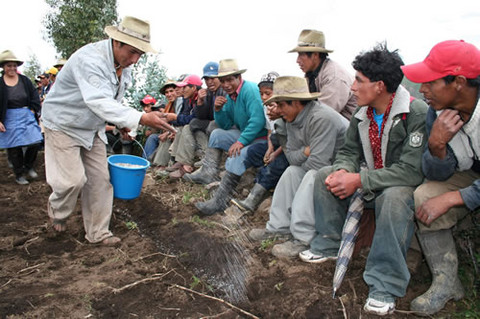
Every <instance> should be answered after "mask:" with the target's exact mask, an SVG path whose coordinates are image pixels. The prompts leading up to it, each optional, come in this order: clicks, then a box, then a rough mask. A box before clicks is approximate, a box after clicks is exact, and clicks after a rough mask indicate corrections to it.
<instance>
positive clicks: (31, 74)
mask: <svg viewBox="0 0 480 319" xmlns="http://www.w3.org/2000/svg"><path fill="white" fill-rule="evenodd" d="M41 73H42V67H41V66H40V62H38V58H37V56H36V55H35V54H32V55H30V56H29V58H28V60H27V61H25V64H24V66H23V74H24V75H25V76H26V77H28V78H29V79H30V80H31V81H32V82H33V83H35V78H36V77H37V75H40V74H41Z"/></svg>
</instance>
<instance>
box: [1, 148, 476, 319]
mask: <svg viewBox="0 0 480 319" xmlns="http://www.w3.org/2000/svg"><path fill="white" fill-rule="evenodd" d="M37 166H38V167H37V171H38V172H39V175H40V177H39V178H38V179H37V180H35V181H33V182H31V183H30V184H29V185H27V186H22V185H17V184H16V183H15V180H14V177H13V173H12V172H11V169H9V168H8V167H7V160H6V153H5V152H0V223H1V225H2V227H1V228H0V316H1V318H254V317H261V318H360V317H361V318H374V317H375V316H371V315H368V314H366V313H365V312H364V311H363V310H362V306H363V303H364V302H365V299H366V297H367V293H368V288H367V286H366V284H365V283H364V281H363V278H362V272H363V268H364V265H365V256H366V254H367V251H368V250H365V249H364V250H362V251H361V252H360V254H358V255H357V256H356V257H355V258H354V259H353V261H352V262H351V264H350V267H349V270H348V272H347V274H346V278H345V280H344V283H343V285H342V287H341V289H340V291H339V293H338V297H337V298H332V277H333V273H334V269H335V264H334V262H327V263H326V264H322V265H311V264H306V263H303V262H301V261H299V260H298V259H277V258H275V257H274V256H272V255H271V253H270V251H271V245H270V246H268V245H265V243H263V245H262V244H261V243H254V242H250V241H249V240H248V239H247V238H246V233H247V232H248V231H249V230H250V229H251V228H253V227H256V228H259V227H265V223H266V221H267V219H268V205H269V200H266V201H265V202H264V203H263V204H262V206H261V207H260V209H259V210H258V211H257V212H256V214H254V215H250V216H243V217H241V218H240V219H238V220H236V219H235V218H231V216H238V211H236V210H235V209H230V210H229V213H228V214H227V215H218V216H213V217H208V218H198V216H196V215H195V214H196V210H195V207H194V206H193V203H194V202H195V201H197V200H201V197H202V196H206V195H207V194H206V192H205V191H204V189H203V188H202V187H201V186H198V185H192V184H190V183H187V182H183V181H181V180H180V181H170V180H167V179H157V180H154V179H153V178H151V176H150V174H148V175H147V183H146V184H148V185H147V186H145V187H144V189H143V191H142V194H141V196H140V197H139V198H137V199H134V200H131V201H123V200H118V199H115V200H114V209H113V216H112V221H111V230H112V231H113V232H114V234H115V235H116V236H119V237H120V238H121V239H122V242H121V243H120V244H119V245H118V246H116V247H106V246H102V245H92V244H89V243H87V241H86V240H85V239H84V235H85V233H84V230H83V224H82V217H81V208H80V205H78V206H77V208H76V209H75V212H74V213H73V214H72V216H71V218H70V219H69V220H68V223H67V227H68V230H67V232H66V233H63V234H58V233H56V232H54V231H53V229H52V228H51V226H50V225H49V223H48V217H47V212H46V202H47V198H48V196H49V194H50V188H49V186H48V185H47V184H46V182H45V174H44V165H43V153H40V154H39V159H38V165H37ZM250 178H251V176H250ZM242 180H243V179H242ZM249 181H250V182H251V179H250V180H249ZM249 181H248V180H247V176H246V177H245V180H244V181H243V186H242V187H243V188H245V189H248V183H249ZM242 187H240V188H239V191H240V193H241V195H240V196H242V195H243V196H245V190H243V193H242ZM228 217H229V218H228ZM466 269H467V271H468V269H470V271H471V268H468V267H467V268H466ZM429 284H430V274H429V272H428V268H427V266H426V264H425V263H424V262H423V263H422V264H421V265H420V266H419V267H418V270H417V272H416V273H414V274H413V275H412V280H411V284H410V286H409V289H408V292H407V295H406V296H405V297H404V298H401V299H399V300H398V302H397V309H398V311H397V312H395V314H394V315H392V316H391V318H414V317H415V316H414V315H413V314H410V313H409V312H408V311H407V310H408V309H409V302H410V301H411V300H412V299H413V298H414V297H415V296H417V295H418V294H420V293H422V292H423V291H425V290H426V289H427V288H428V286H429ZM466 285H467V286H466V289H470V290H471V289H472V285H473V283H472V280H470V282H469V283H466ZM468 285H470V286H468ZM466 307H467V308H468V304H465V303H464V302H458V303H454V302H450V303H448V305H447V307H446V309H445V310H444V311H442V312H441V314H440V316H442V317H451V316H453V315H454V314H455V313H457V312H458V311H463V310H464V309H465V308H466Z"/></svg>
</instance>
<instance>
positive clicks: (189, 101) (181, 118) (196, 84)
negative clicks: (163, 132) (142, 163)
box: [166, 74, 202, 178]
mask: <svg viewBox="0 0 480 319" xmlns="http://www.w3.org/2000/svg"><path fill="white" fill-rule="evenodd" d="M176 85H177V88H181V90H182V93H183V105H182V108H181V109H180V112H179V113H178V114H175V113H169V114H167V115H166V116H167V120H168V121H169V122H170V123H171V124H172V125H173V126H175V128H176V129H177V132H176V133H175V137H174V140H173V143H172V145H171V146H170V153H171V156H172V157H176V156H177V151H178V149H179V147H181V140H182V138H181V136H182V132H183V130H184V129H185V126H186V125H188V124H189V123H190V121H191V120H192V119H194V118H195V117H196V106H197V98H198V91H199V90H200V89H201V88H202V79H200V77H199V76H198V75H195V74H190V75H188V76H187V77H186V78H185V79H184V80H183V81H181V82H177V83H176ZM187 128H188V127H187ZM188 129H189V128H188ZM175 161H176V162H175V164H173V165H171V166H169V167H167V168H166V172H171V173H174V172H176V174H173V176H171V177H173V178H181V177H182V176H183V174H185V173H186V172H187V173H191V172H192V171H193V167H191V166H190V165H188V163H182V162H179V161H178V159H177V158H175ZM170 175H171V174H170Z"/></svg>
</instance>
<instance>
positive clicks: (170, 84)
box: [160, 83, 177, 95]
mask: <svg viewBox="0 0 480 319" xmlns="http://www.w3.org/2000/svg"><path fill="white" fill-rule="evenodd" d="M170 86H171V87H173V88H176V87H177V84H176V83H167V84H165V85H164V86H162V88H161V89H160V93H162V94H163V95H165V90H166V89H167V88H168V87H170Z"/></svg>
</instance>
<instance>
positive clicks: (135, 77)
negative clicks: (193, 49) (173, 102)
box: [125, 53, 167, 110]
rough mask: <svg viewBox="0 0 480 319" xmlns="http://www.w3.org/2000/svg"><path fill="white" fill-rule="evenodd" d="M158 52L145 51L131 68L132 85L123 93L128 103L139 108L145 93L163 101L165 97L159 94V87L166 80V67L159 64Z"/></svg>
mask: <svg viewBox="0 0 480 319" xmlns="http://www.w3.org/2000/svg"><path fill="white" fill-rule="evenodd" d="M158 56H159V55H158V54H151V53H145V54H143V55H142V56H141V57H140V59H139V60H138V62H137V63H136V64H135V65H134V66H133V70H132V86H131V87H130V88H129V89H128V90H127V92H126V93H125V100H126V101H127V103H128V105H130V106H131V107H134V108H136V109H138V110H141V106H140V103H139V101H140V100H141V99H142V98H143V97H144V96H145V95H147V94H149V95H151V96H153V97H154V98H155V99H156V100H157V101H159V102H160V103H161V102H165V97H164V96H163V95H161V94H160V88H161V87H162V85H163V84H164V83H165V82H166V80H167V76H166V69H165V67H163V66H160V62H159V60H158Z"/></svg>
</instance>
